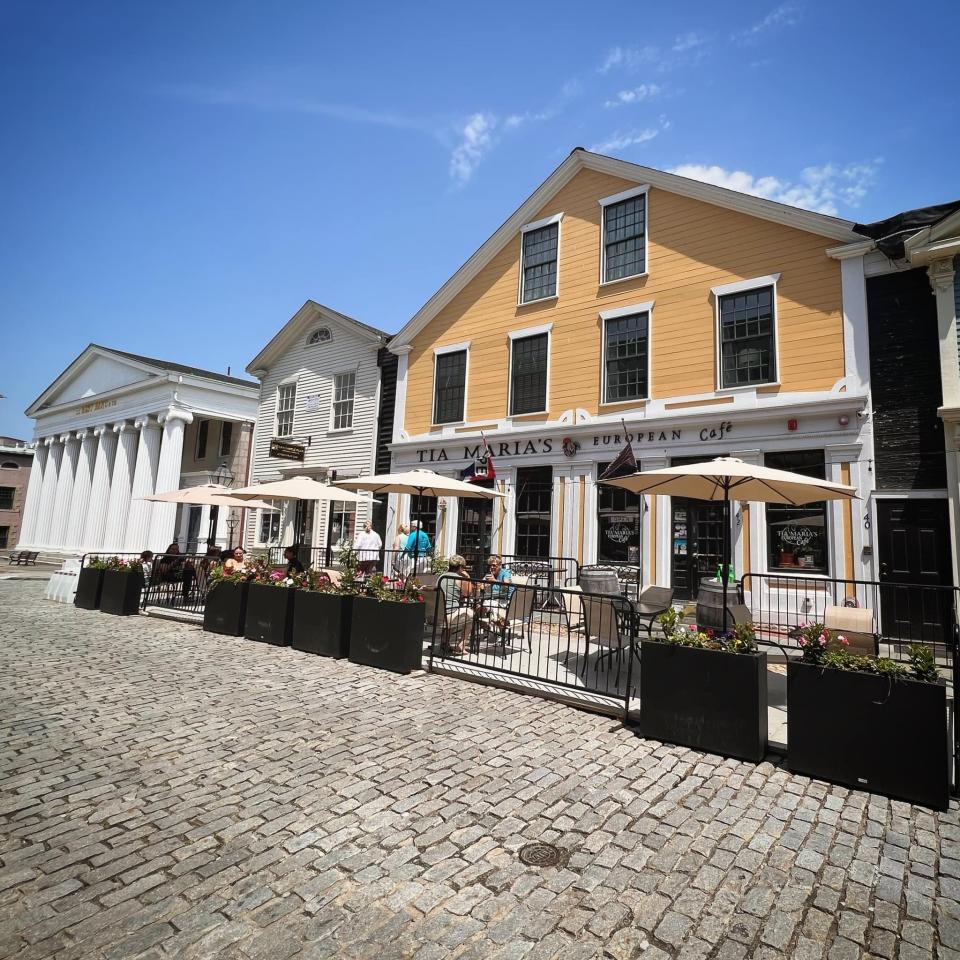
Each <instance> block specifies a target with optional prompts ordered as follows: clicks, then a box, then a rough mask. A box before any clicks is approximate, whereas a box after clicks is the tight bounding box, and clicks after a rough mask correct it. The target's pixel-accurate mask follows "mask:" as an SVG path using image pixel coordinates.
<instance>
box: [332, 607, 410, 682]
mask: <svg viewBox="0 0 960 960" xmlns="http://www.w3.org/2000/svg"><path fill="white" fill-rule="evenodd" d="M423 616H424V605H423V604H422V603H396V602H392V601H389V600H382V601H381V600H370V599H369V598H367V597H357V598H356V599H355V600H354V602H353V617H352V619H351V623H350V660H351V661H352V662H353V663H362V664H366V665H367V666H368V667H380V669H382V670H393V671H394V673H409V672H410V671H411V670H419V669H420V667H421V666H422V665H423Z"/></svg>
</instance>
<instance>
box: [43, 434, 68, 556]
mask: <svg viewBox="0 0 960 960" xmlns="http://www.w3.org/2000/svg"><path fill="white" fill-rule="evenodd" d="M43 442H44V444H45V445H46V447H47V463H46V466H45V467H44V470H43V486H42V487H41V488H40V509H39V512H38V513H37V538H36V544H37V546H38V547H46V546H49V544H50V527H51V524H52V523H53V504H54V501H55V500H56V498H57V474H58V473H59V472H60V461H61V459H62V458H63V444H62V443H60V441H59V440H57V438H56V437H47V438H46V440H44V441H43Z"/></svg>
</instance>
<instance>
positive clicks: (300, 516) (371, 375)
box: [247, 300, 397, 553]
mask: <svg viewBox="0 0 960 960" xmlns="http://www.w3.org/2000/svg"><path fill="white" fill-rule="evenodd" d="M388 339H389V336H388V334H386V333H384V332H383V331H382V330H378V329H376V328H375V327H371V326H368V325H367V324H365V323H360V322H359V321H358V320H354V319H353V318H351V317H348V316H345V315H344V314H342V313H339V312H337V311H336V310H331V309H330V308H329V307H325V306H323V305H322V304H319V303H315V302H314V301H313V300H308V301H307V302H306V303H305V304H304V305H303V306H302V307H301V308H300V309H299V310H298V311H297V312H296V313H295V314H294V315H293V317H291V319H290V320H289V321H288V322H287V323H286V324H285V325H284V326H283V328H282V329H281V330H280V331H279V333H277V335H276V336H275V337H274V338H273V339H272V340H271V341H270V342H269V343H268V344H267V345H266V346H265V347H264V348H263V350H261V351H260V353H259V354H258V355H257V356H256V357H255V358H254V359H253V360H252V361H251V362H250V364H249V365H248V366H247V372H248V373H249V374H251V375H252V376H254V377H256V378H257V379H258V380H260V382H261V391H260V409H259V412H258V414H257V424H256V430H255V433H254V442H253V461H252V469H251V477H252V480H251V482H252V483H254V484H256V483H264V482H267V481H271V480H280V479H282V478H284V477H290V476H297V475H305V476H309V477H312V478H314V479H317V480H322V481H330V480H333V479H344V478H347V477H356V476H361V475H363V474H369V473H370V472H372V471H373V470H374V468H375V467H377V466H382V467H384V469H389V465H390V460H389V450H388V449H387V444H388V443H389V442H390V439H391V432H392V428H393V398H394V393H395V385H396V369H397V366H396V357H395V356H394V355H393V354H390V353H389V352H388V351H387V350H386V349H385V347H386V343H387V340H388ZM378 451H379V457H380V461H378ZM384 504H385V498H384V500H383V501H379V500H373V499H371V500H370V503H369V504H363V503H361V504H353V503H346V502H344V501H335V502H333V503H331V504H329V505H328V504H326V503H313V502H305V501H299V502H289V503H283V502H281V501H277V505H276V509H273V510H259V511H256V512H255V513H254V511H251V514H252V516H251V517H250V518H249V524H250V527H249V529H248V535H247V542H248V543H249V544H250V545H251V546H253V547H255V548H260V549H265V548H271V547H273V548H276V547H280V546H290V545H294V544H296V545H298V546H299V547H300V548H301V549H302V551H303V552H304V553H305V552H306V551H307V550H309V549H316V548H324V547H326V546H328V545H331V546H333V545H336V544H337V543H339V542H341V541H343V540H352V539H353V536H354V534H355V532H356V530H357V528H358V525H359V524H362V523H363V522H364V521H365V520H367V519H372V520H373V521H374V524H375V526H377V527H379V528H380V529H381V530H382V529H383V528H385V526H386V518H385V505H384Z"/></svg>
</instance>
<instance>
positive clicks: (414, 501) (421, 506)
mask: <svg viewBox="0 0 960 960" xmlns="http://www.w3.org/2000/svg"><path fill="white" fill-rule="evenodd" d="M410 520H411V522H413V521H416V520H419V521H420V523H421V524H422V530H423V532H424V533H425V534H426V535H427V536H428V537H429V538H430V543H431V544H433V545H436V542H437V498H436V497H420V498H419V502H418V498H417V497H416V496H412V497H411V498H410Z"/></svg>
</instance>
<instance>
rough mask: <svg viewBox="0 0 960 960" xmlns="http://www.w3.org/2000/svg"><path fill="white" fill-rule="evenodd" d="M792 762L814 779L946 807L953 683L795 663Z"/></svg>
mask: <svg viewBox="0 0 960 960" xmlns="http://www.w3.org/2000/svg"><path fill="white" fill-rule="evenodd" d="M787 766H788V767H789V768H790V770H791V771H793V772H794V773H802V774H804V775H806V776H808V777H816V778H817V779H819V780H830V781H832V782H833V783H839V784H843V785H844V786H846V787H852V788H854V789H856V790H868V791H869V792H870V793H879V794H883V795H884V796H886V797H893V798H894V799H897V800H906V801H908V802H910V803H919V804H922V805H923V806H926V807H932V808H933V809H934V810H946V809H947V807H948V805H949V799H950V765H949V746H948V737H947V691H946V687H945V686H943V685H942V684H937V683H920V682H919V681H917V680H895V681H891V680H889V679H888V678H887V677H880V676H876V675H874V674H869V673H854V672H852V671H848V670H834V669H831V668H829V667H818V666H815V665H813V664H809V663H793V662H791V663H789V664H788V665H787Z"/></svg>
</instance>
